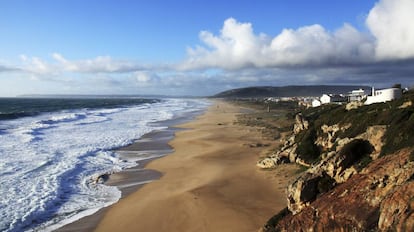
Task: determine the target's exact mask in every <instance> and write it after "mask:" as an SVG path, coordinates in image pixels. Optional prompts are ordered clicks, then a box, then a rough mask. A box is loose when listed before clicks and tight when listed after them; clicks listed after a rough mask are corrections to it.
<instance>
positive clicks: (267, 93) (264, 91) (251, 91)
mask: <svg viewBox="0 0 414 232" xmlns="http://www.w3.org/2000/svg"><path fill="white" fill-rule="evenodd" d="M360 88H361V89H365V90H369V89H371V87H369V86H356V85H292V86H281V87H278V86H260V87H247V88H240V89H231V90H227V91H224V92H221V93H218V94H216V95H214V96H213V97H214V98H261V97H298V96H321V95H322V94H324V93H331V94H341V93H342V94H346V93H348V92H351V91H352V90H355V89H360Z"/></svg>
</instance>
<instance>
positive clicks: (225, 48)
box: [181, 18, 374, 69]
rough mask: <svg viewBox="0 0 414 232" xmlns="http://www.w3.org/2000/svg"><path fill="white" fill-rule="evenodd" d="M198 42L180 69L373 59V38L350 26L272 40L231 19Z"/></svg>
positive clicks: (286, 31) (296, 32) (316, 29)
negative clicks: (215, 31) (201, 44)
mask: <svg viewBox="0 0 414 232" xmlns="http://www.w3.org/2000/svg"><path fill="white" fill-rule="evenodd" d="M200 40H201V41H202V42H203V43H204V44H205V46H204V47H202V46H198V47H196V48H189V49H188V59H187V60H186V61H185V62H184V63H183V64H182V66H181V68H182V69H197V68H211V67H217V68H224V69H237V68H245V67H284V66H292V65H299V66H308V65H332V64H349V63H356V62H362V61H365V60H367V59H372V58H373V55H374V50H373V49H374V47H373V42H372V38H371V37H370V36H369V35H366V34H363V33H361V32H358V31H357V30H356V29H355V28H353V27H352V26H351V25H349V24H344V26H343V27H341V28H340V29H338V30H337V31H335V32H334V33H331V32H329V31H327V30H325V29H324V28H323V27H322V26H321V25H318V24H315V25H310V26H304V27H301V28H298V29H296V30H294V29H284V30H283V31H282V32H281V33H280V34H279V35H277V36H276V37H274V38H272V39H271V38H269V36H267V35H264V34H254V31H253V27H252V25H251V24H250V23H240V22H237V21H236V20H235V19H233V18H230V19H227V20H226V21H225V22H224V25H223V28H222V30H221V31H220V34H219V35H213V34H212V33H210V32H207V31H202V32H201V33H200Z"/></svg>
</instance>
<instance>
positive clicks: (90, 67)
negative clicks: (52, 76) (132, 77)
mask: <svg viewBox="0 0 414 232" xmlns="http://www.w3.org/2000/svg"><path fill="white" fill-rule="evenodd" d="M52 57H53V58H54V59H55V60H56V61H57V62H58V68H60V69H61V70H64V71H70V72H79V73H125V72H133V71H137V70H142V69H144V67H143V66H142V65H139V64H136V63H133V62H131V61H126V60H113V59H112V58H111V57H110V56H98V57H96V58H94V59H86V60H76V61H69V60H67V59H66V58H64V57H63V56H62V55H61V54H59V53H53V54H52Z"/></svg>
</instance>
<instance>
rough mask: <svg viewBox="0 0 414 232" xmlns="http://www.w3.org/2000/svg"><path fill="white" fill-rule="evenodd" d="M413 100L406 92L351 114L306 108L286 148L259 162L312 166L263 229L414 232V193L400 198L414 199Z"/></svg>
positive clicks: (329, 108)
mask: <svg viewBox="0 0 414 232" xmlns="http://www.w3.org/2000/svg"><path fill="white" fill-rule="evenodd" d="M413 101H414V92H407V93H405V94H404V95H403V97H402V98H401V99H399V100H396V101H392V102H387V103H378V104H372V105H369V106H361V107H358V108H354V109H350V110H347V109H346V107H345V106H341V105H324V106H321V107H317V108H310V109H302V110H301V112H300V114H297V115H296V118H295V121H296V123H295V125H294V127H293V132H292V135H291V136H290V137H289V136H288V137H287V138H286V141H285V143H284V145H283V146H282V147H281V149H280V150H279V151H277V152H276V153H275V154H273V155H271V156H269V157H267V158H265V159H264V160H261V161H259V162H258V166H260V167H264V168H268V167H270V166H271V164H274V165H278V164H280V163H283V162H286V160H287V161H288V162H296V163H299V164H302V165H306V166H308V167H309V169H308V170H307V171H306V172H304V173H303V175H301V176H300V177H299V178H298V179H297V180H296V181H294V182H293V183H291V184H290V185H289V186H288V188H287V199H288V208H287V209H285V210H284V211H283V212H280V213H279V214H277V215H276V216H275V217H273V218H272V219H271V220H269V221H268V223H267V224H266V225H265V227H264V228H263V230H264V231H279V230H281V231H296V230H302V231H306V230H316V231H319V230H320V231H323V230H352V231H370V230H375V231H376V230H382V231H388V230H399V229H401V228H403V229H405V230H412V229H414V210H412V208H411V205H412V202H411V199H413V197H414V195H411V196H410V197H403V196H402V195H403V194H400V193H402V192H403V191H405V192H408V193H414V181H413V180H414V178H413V176H414V170H413V167H414V162H412V161H413V160H414V130H413V128H414V106H413ZM407 206H408V208H407ZM390 208H392V209H393V211H390V210H389V209H390ZM413 208H414V205H413Z"/></svg>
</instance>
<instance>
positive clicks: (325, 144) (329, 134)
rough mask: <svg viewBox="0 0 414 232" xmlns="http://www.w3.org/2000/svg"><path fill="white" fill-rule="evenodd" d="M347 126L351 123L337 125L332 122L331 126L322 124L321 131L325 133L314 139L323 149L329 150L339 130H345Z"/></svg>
mask: <svg viewBox="0 0 414 232" xmlns="http://www.w3.org/2000/svg"><path fill="white" fill-rule="evenodd" d="M349 127H351V124H347V125H345V126H339V125H338V124H334V125H332V126H328V125H322V126H321V131H322V133H324V134H325V136H319V137H318V138H317V140H316V144H317V145H319V146H320V147H322V149H323V150H325V151H327V150H331V149H332V147H333V146H334V144H335V142H336V141H337V133H338V132H339V131H345V130H346V129H348V128H349Z"/></svg>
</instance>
